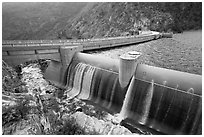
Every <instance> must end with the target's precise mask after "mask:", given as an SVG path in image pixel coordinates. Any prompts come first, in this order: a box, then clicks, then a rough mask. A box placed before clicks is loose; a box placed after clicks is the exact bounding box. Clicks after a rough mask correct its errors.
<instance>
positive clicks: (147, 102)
mask: <svg viewBox="0 0 204 137" xmlns="http://www.w3.org/2000/svg"><path fill="white" fill-rule="evenodd" d="M153 92H154V80H152V82H151V85H150V87H149V88H148V89H147V93H146V95H145V98H144V101H143V106H140V107H143V109H142V115H141V119H140V122H141V123H142V124H145V123H146V121H147V118H148V115H149V110H150V106H151V103H152V97H153Z"/></svg>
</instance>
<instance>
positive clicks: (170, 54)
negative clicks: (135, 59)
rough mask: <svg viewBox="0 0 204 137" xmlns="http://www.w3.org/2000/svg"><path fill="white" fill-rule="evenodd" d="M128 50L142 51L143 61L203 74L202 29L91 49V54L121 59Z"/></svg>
mask: <svg viewBox="0 0 204 137" xmlns="http://www.w3.org/2000/svg"><path fill="white" fill-rule="evenodd" d="M128 51H138V52H141V53H142V56H141V58H140V60H141V63H144V64H147V65H151V66H156V67H162V68H167V69H173V70H178V71H183V72H188V73H193V74H198V75H202V31H201V30H199V31H186V32H183V33H178V34H174V35H173V38H161V39H158V40H152V41H149V42H144V43H140V44H135V45H131V46H124V47H118V48H113V49H109V50H100V51H91V52H89V53H90V54H94V55H98V56H106V57H110V58H114V59H119V58H120V56H121V55H122V54H125V53H127V52H128Z"/></svg>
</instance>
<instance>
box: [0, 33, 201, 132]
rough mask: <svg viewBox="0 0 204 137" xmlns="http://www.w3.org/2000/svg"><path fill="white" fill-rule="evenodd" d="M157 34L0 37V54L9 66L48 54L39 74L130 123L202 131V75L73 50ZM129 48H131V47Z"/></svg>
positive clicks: (148, 38) (125, 42) (165, 130)
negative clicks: (65, 38)
mask: <svg viewBox="0 0 204 137" xmlns="http://www.w3.org/2000/svg"><path fill="white" fill-rule="evenodd" d="M159 37H160V36H159V34H158V33H157V34H148V35H142V36H138V37H125V38H112V39H111V38H110V39H99V40H91V41H89V40H87V41H82V42H79V41H72V42H68V41H61V42H59V43H57V42H56V41H55V42H53V41H52V42H50V43H49V42H48V43H46V41H35V42H29V41H26V42H25V41H24V42H21V43H19V42H13V43H12V42H10V43H9V41H7V43H6V42H5V43H3V48H2V54H3V60H4V61H6V62H7V63H8V64H9V65H12V66H15V65H18V64H20V63H23V62H25V61H29V60H36V59H51V60H52V61H51V62H50V65H49V67H48V68H47V70H46V73H45V78H46V79H47V80H49V81H50V82H52V83H53V84H55V85H56V86H59V87H61V88H65V89H66V90H67V94H68V97H69V98H73V97H77V98H80V99H82V100H84V101H87V102H89V103H92V104H94V105H96V106H99V107H101V108H103V109H104V110H105V111H108V112H110V113H112V114H116V113H118V114H119V116H120V118H121V120H126V121H127V122H129V123H131V124H133V125H143V126H144V127H147V128H149V129H153V130H155V131H158V132H161V133H165V134H202V77H201V76H200V75H194V74H189V73H184V72H179V71H173V70H168V69H163V68H157V67H152V66H148V65H145V64H139V62H137V58H134V57H133V58H132V57H130V58H129V57H127V56H124V57H123V58H122V57H121V59H120V60H114V59H110V58H104V57H97V56H93V55H89V54H84V53H80V52H79V51H84V50H93V49H101V48H107V47H114V46H121V45H126V44H133V43H138V42H144V41H148V40H153V39H157V38H159ZM131 54H132V53H131Z"/></svg>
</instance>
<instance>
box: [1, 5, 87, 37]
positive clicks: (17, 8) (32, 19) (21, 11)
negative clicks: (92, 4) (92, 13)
mask: <svg viewBox="0 0 204 137" xmlns="http://www.w3.org/2000/svg"><path fill="white" fill-rule="evenodd" d="M85 5H86V3H71V2H68V3H62V2H60V3H50V2H49V3H43V2H42V3H41V2H27V3H22V2H17V3H14V2H12V3H10V2H8V3H7V2H5V3H3V4H2V32H3V33H2V35H3V40H5V39H7V40H15V39H19V40H22V39H52V38H55V37H56V35H57V30H58V29H60V28H63V27H64V26H65V25H66V24H67V21H68V20H69V19H70V18H72V17H73V16H75V15H76V14H78V13H79V12H80V11H81V10H82V8H83V7H84V6H85Z"/></svg>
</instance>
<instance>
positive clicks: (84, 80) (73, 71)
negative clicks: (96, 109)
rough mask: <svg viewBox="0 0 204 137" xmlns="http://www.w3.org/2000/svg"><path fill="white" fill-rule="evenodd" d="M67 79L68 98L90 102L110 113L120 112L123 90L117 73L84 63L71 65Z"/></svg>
mask: <svg viewBox="0 0 204 137" xmlns="http://www.w3.org/2000/svg"><path fill="white" fill-rule="evenodd" d="M67 77H68V78H67V91H66V93H67V95H68V98H70V99H71V98H73V97H77V98H79V99H82V100H85V101H91V102H92V103H95V104H99V106H101V107H103V108H105V109H107V110H110V112H112V113H115V112H118V111H119V110H120V108H121V106H122V100H123V99H124V98H123V97H124V94H125V89H123V88H121V87H120V84H119V79H118V73H115V72H112V71H108V70H105V69H101V68H97V67H94V66H91V65H88V64H84V63H72V64H71V65H70V66H69V68H68V74H67Z"/></svg>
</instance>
